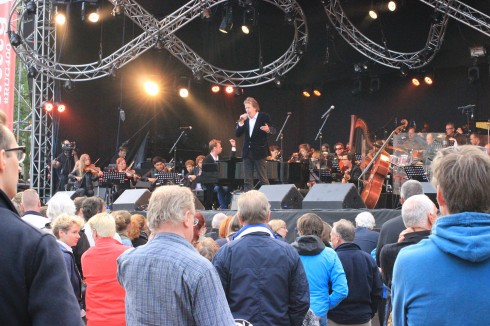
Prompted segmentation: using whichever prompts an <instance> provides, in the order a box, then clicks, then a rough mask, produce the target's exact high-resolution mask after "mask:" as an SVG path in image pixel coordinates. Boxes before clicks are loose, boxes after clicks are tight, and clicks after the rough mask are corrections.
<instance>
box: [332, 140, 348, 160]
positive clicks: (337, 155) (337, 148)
mask: <svg viewBox="0 0 490 326" xmlns="http://www.w3.org/2000/svg"><path fill="white" fill-rule="evenodd" d="M333 148H334V149H335V158H337V160H340V155H342V154H343V153H344V151H345V148H344V144H342V143H341V142H338V143H336V144H335V145H334V147H333Z"/></svg>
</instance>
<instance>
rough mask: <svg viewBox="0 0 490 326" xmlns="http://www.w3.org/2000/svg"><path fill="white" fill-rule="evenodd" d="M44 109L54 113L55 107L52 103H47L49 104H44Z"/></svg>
mask: <svg viewBox="0 0 490 326" xmlns="http://www.w3.org/2000/svg"><path fill="white" fill-rule="evenodd" d="M43 108H44V110H45V111H46V112H51V111H53V108H54V105H53V103H52V102H49V101H47V102H44V104H43Z"/></svg>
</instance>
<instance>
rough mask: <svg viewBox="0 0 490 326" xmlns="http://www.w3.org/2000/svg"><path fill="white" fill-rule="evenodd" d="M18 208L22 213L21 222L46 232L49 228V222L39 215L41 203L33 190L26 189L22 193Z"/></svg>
mask: <svg viewBox="0 0 490 326" xmlns="http://www.w3.org/2000/svg"><path fill="white" fill-rule="evenodd" d="M20 206H21V207H22V210H23V211H24V215H22V220H24V221H26V222H27V223H29V224H31V225H32V226H34V227H36V228H38V229H40V230H45V231H47V230H48V229H49V228H50V225H49V222H50V220H49V219H48V218H46V217H44V216H42V215H41V213H40V211H41V201H40V200H39V195H38V194H37V191H36V190H35V189H26V190H24V192H22V200H21V202H20Z"/></svg>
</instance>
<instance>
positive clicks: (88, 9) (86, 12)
mask: <svg viewBox="0 0 490 326" xmlns="http://www.w3.org/2000/svg"><path fill="white" fill-rule="evenodd" d="M81 14H82V21H85V19H87V20H88V21H89V22H91V23H96V22H98V21H99V19H100V15H99V10H98V8H97V7H94V6H92V5H90V4H88V3H85V2H82V11H81Z"/></svg>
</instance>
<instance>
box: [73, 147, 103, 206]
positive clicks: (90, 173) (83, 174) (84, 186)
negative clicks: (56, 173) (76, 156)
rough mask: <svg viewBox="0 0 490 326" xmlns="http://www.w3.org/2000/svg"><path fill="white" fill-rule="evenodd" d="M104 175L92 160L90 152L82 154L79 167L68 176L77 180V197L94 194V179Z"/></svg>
mask: <svg viewBox="0 0 490 326" xmlns="http://www.w3.org/2000/svg"><path fill="white" fill-rule="evenodd" d="M102 175H103V173H102V171H101V170H100V169H99V168H98V167H96V166H95V165H94V164H91V162H90V156H89V155H88V154H82V155H81V156H80V160H79V161H78V164H77V169H76V170H73V171H72V172H71V173H70V174H69V175H68V177H69V178H70V179H71V180H73V181H75V187H74V189H75V197H81V196H87V197H92V196H93V195H94V184H93V182H94V181H97V180H98V179H99V177H101V176H102Z"/></svg>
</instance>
